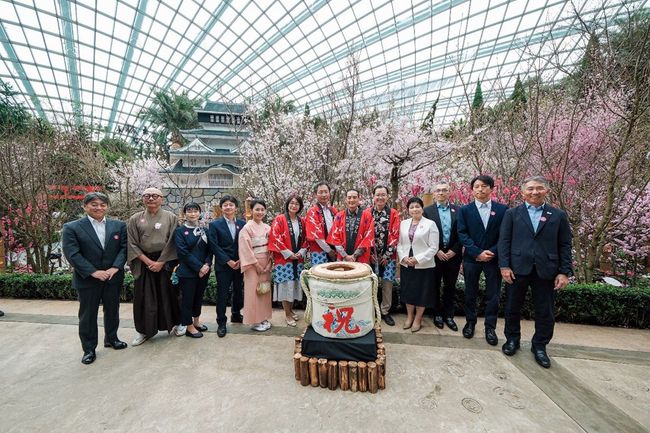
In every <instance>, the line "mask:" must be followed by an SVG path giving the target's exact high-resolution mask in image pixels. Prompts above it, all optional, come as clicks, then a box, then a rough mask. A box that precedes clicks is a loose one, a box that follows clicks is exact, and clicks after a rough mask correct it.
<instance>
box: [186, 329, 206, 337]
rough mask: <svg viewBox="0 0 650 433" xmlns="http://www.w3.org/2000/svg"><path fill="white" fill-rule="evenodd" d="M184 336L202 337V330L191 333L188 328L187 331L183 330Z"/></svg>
mask: <svg viewBox="0 0 650 433" xmlns="http://www.w3.org/2000/svg"><path fill="white" fill-rule="evenodd" d="M185 336H186V337H192V338H201V337H203V332H201V331H196V332H195V333H194V334H192V333H191V332H190V330H189V329H188V330H187V331H185Z"/></svg>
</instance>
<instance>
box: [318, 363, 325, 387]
mask: <svg viewBox="0 0 650 433" xmlns="http://www.w3.org/2000/svg"><path fill="white" fill-rule="evenodd" d="M318 383H319V384H320V387H321V388H327V359H325V358H320V359H319V360H318Z"/></svg>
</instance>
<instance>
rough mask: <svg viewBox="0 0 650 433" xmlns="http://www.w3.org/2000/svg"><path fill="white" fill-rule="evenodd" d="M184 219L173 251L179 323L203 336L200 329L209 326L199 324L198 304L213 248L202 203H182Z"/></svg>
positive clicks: (189, 335)
mask: <svg viewBox="0 0 650 433" xmlns="http://www.w3.org/2000/svg"><path fill="white" fill-rule="evenodd" d="M183 214H184V215H185V222H184V223H183V225H181V226H180V227H178V228H177V229H176V252H177V254H178V261H179V262H180V263H179V265H178V268H177V269H176V276H177V277H178V285H179V286H180V288H181V293H182V302H181V324H182V325H183V326H187V331H185V335H186V336H188V337H193V338H201V337H203V333H202V332H201V331H207V330H208V327H207V326H205V325H203V324H201V322H200V321H199V316H201V304H202V303H203V293H204V292H205V288H206V287H207V285H208V278H209V276H210V268H211V267H212V257H213V256H212V252H211V250H210V246H209V245H208V235H207V231H206V228H205V227H204V226H203V224H201V222H200V219H201V207H200V206H199V205H198V204H196V203H194V202H192V203H188V204H186V205H185V206H184V207H183Z"/></svg>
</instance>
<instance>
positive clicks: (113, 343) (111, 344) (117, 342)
mask: <svg viewBox="0 0 650 433" xmlns="http://www.w3.org/2000/svg"><path fill="white" fill-rule="evenodd" d="M127 346H128V344H126V343H125V342H124V341H120V340H113V341H108V340H104V347H112V348H113V349H115V350H120V349H126V347H127Z"/></svg>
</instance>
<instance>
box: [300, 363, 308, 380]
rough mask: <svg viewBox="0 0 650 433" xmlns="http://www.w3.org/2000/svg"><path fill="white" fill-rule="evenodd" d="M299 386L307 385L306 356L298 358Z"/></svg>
mask: <svg viewBox="0 0 650 433" xmlns="http://www.w3.org/2000/svg"><path fill="white" fill-rule="evenodd" d="M300 384H301V385H302V386H307V385H309V358H307V357H306V356H303V357H301V358H300Z"/></svg>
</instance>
